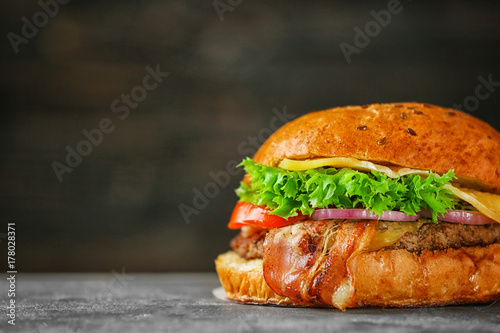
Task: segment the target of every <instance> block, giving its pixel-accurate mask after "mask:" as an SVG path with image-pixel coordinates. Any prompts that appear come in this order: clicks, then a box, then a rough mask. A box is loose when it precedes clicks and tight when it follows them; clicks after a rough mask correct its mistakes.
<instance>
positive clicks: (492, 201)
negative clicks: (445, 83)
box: [278, 157, 500, 222]
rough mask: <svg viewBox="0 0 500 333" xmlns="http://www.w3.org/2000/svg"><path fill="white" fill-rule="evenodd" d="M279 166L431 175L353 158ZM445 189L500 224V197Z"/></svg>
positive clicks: (302, 169) (319, 160)
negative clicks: (327, 167)
mask: <svg viewBox="0 0 500 333" xmlns="http://www.w3.org/2000/svg"><path fill="white" fill-rule="evenodd" d="M278 166H279V167H280V168H283V169H286V170H292V171H304V170H308V169H314V168H319V167H325V166H329V167H334V168H351V169H356V170H362V171H379V172H381V173H383V174H385V175H387V176H388V177H391V178H397V177H398V176H406V175H410V174H419V175H428V174H429V171H428V170H419V169H410V168H401V167H396V166H391V167H389V166H385V165H380V164H375V163H372V162H369V161H361V160H358V159H356V158H352V157H329V158H316V159H311V160H301V161H299V160H290V159H287V158H285V159H283V160H282V161H281V163H280V164H279V165H278ZM445 188H446V189H449V190H450V191H452V192H453V194H454V195H455V196H456V197H458V198H460V199H462V200H464V201H466V202H468V203H470V204H471V205H472V206H473V207H474V208H476V209H477V210H478V211H480V212H481V213H483V214H484V215H486V216H488V217H489V218H492V219H493V220H495V221H497V222H500V195H497V194H493V193H487V192H480V191H476V190H472V189H468V188H462V187H461V188H458V187H456V186H452V185H445Z"/></svg>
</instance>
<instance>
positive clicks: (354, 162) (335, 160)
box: [278, 157, 429, 178]
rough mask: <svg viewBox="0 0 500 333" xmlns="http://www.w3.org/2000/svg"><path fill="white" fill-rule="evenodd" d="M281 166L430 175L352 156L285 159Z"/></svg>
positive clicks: (295, 168)
mask: <svg viewBox="0 0 500 333" xmlns="http://www.w3.org/2000/svg"><path fill="white" fill-rule="evenodd" d="M278 166H279V167H280V168H283V169H286V170H292V171H304V170H308V169H314V168H320V167H324V166H329V167H334V168H351V169H356V170H362V171H379V172H381V173H383V174H385V175H387V176H388V177H391V178H398V176H406V175H410V174H419V175H428V174H429V171H427V170H418V169H410V168H401V167H395V166H393V167H388V166H385V165H380V164H375V163H372V162H368V161H361V160H358V159H356V158H352V157H329V158H317V159H313V160H303V161H298V160H290V159H287V158H285V159H283V160H282V161H281V163H280V164H279V165H278Z"/></svg>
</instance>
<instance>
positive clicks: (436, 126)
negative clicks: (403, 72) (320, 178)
mask: <svg viewBox="0 0 500 333" xmlns="http://www.w3.org/2000/svg"><path fill="white" fill-rule="evenodd" d="M319 157H354V158H357V159H360V160H367V161H372V162H375V163H379V164H384V165H396V166H403V167H408V168H414V169H425V170H433V171H435V172H438V173H441V174H442V173H446V172H447V171H449V170H451V169H453V170H455V175H457V176H458V177H459V182H460V183H461V184H462V185H464V186H467V187H471V188H476V189H479V190H483V191H490V192H494V193H500V133H499V132H497V131H496V130H495V129H494V128H493V127H491V126H490V125H488V124H487V123H485V122H483V121H481V120H479V119H477V118H475V117H472V116H470V115H468V114H466V113H463V112H460V111H457V110H453V109H448V108H442V107H439V106H435V105H429V104H422V103H395V104H372V105H365V106H346V107H338V108H333V109H329V110H324V111H318V112H312V113H309V114H306V115H304V116H302V117H300V118H297V119H295V120H293V121H291V122H289V123H287V124H285V125H284V126H283V127H281V128H280V129H279V130H277V131H276V132H275V133H274V134H273V135H271V136H270V137H269V138H268V139H267V141H266V142H265V143H264V144H263V145H262V146H261V148H260V149H259V150H258V151H257V153H256V154H255V156H254V160H255V161H256V162H259V163H262V164H265V165H270V166H277V165H278V164H279V162H280V161H281V160H283V159H284V158H289V159H297V160H303V159H312V158H319Z"/></svg>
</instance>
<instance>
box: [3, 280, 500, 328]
mask: <svg viewBox="0 0 500 333" xmlns="http://www.w3.org/2000/svg"><path fill="white" fill-rule="evenodd" d="M219 286H220V285H219V282H218V279H217V276H216V275H215V274H213V273H203V274H195V273H191V274H185V273H183V274H135V273H128V272H125V271H121V272H120V271H119V272H115V271H113V272H111V273H109V274H18V276H17V286H16V287H17V295H16V303H17V305H18V306H17V318H16V326H11V325H8V324H7V320H6V319H5V317H4V316H2V317H3V319H2V321H1V324H0V328H1V329H2V330H3V331H5V332H34V333H35V332H36V333H49V332H295V331H301V332H383V333H387V332H497V333H498V332H500V302H497V303H493V304H488V305H474V306H471V305H468V306H449V307H440V308H408V309H349V310H347V311H345V312H342V311H338V310H334V309H312V308H283V307H275V306H256V305H243V304H238V303H234V302H230V301H226V300H221V299H218V298H216V297H214V296H213V293H212V291H213V289H214V288H217V287H219ZM1 303H2V308H3V309H5V306H4V305H5V304H6V299H5V297H2V302H1Z"/></svg>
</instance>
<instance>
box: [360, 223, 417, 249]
mask: <svg viewBox="0 0 500 333" xmlns="http://www.w3.org/2000/svg"><path fill="white" fill-rule="evenodd" d="M425 223H426V222H424V221H416V222H384V221H379V223H378V224H377V230H376V232H375V234H374V235H373V238H372V241H371V243H370V246H368V248H367V249H366V250H367V251H370V252H371V251H378V250H380V249H381V248H383V247H385V246H391V245H392V244H394V243H396V242H397V241H398V240H399V239H400V238H401V236H403V235H404V234H405V233H407V232H410V233H416V232H417V231H418V229H420V227H421V226H422V225H424V224H425Z"/></svg>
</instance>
